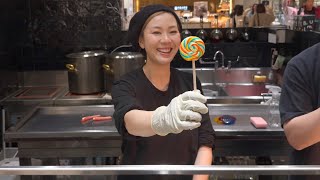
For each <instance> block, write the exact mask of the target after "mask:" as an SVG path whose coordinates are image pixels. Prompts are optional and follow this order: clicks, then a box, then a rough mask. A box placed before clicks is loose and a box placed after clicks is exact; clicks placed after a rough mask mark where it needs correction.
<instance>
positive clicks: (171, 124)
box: [151, 91, 208, 136]
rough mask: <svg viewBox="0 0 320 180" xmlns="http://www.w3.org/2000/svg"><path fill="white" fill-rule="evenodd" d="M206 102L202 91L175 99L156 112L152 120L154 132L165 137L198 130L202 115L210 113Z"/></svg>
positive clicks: (184, 94)
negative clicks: (170, 134) (184, 131)
mask: <svg viewBox="0 0 320 180" xmlns="http://www.w3.org/2000/svg"><path fill="white" fill-rule="evenodd" d="M206 101H207V99H206V98H205V97H204V96H203V95H202V94H201V93H200V91H187V92H185V93H183V94H180V95H179V96H177V97H175V98H173V99H172V100H171V102H170V104H169V105H168V106H161V107H158V108H157V109H156V110H155V111H154V113H153V115H152V118H151V128H152V130H153V131H154V132H155V133H156V134H158V135H160V136H165V135H167V134H169V133H175V134H177V133H180V132H182V131H183V130H192V129H195V128H198V127H199V126H200V125H201V123H200V121H201V119H202V116H201V114H205V113H207V112H208V108H207V107H206V105H205V104H204V103H205V102H206ZM200 113H201V114H200Z"/></svg>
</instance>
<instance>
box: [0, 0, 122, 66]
mask: <svg viewBox="0 0 320 180" xmlns="http://www.w3.org/2000/svg"><path fill="white" fill-rule="evenodd" d="M0 6H1V7H0V8H1V21H0V22H1V24H0V27H1V28H0V29H1V30H0V32H1V35H0V41H1V43H0V51H4V52H6V53H8V54H10V58H9V60H6V61H7V63H6V64H10V65H12V66H13V68H14V69H16V70H18V71H25V70H55V69H64V64H65V61H66V58H65V55H66V54H68V53H71V52H76V51H82V50H91V49H105V50H108V51H109V50H110V49H113V48H115V47H116V46H118V45H121V44H123V43H125V37H126V35H125V34H126V33H125V32H122V31H121V17H120V14H119V13H120V12H119V9H121V8H120V0H90V1H87V0H59V1H56V0H25V1H21V0H2V1H1V2H0ZM3 27H5V28H3ZM8 61H9V62H8Z"/></svg>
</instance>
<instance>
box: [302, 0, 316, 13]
mask: <svg viewBox="0 0 320 180" xmlns="http://www.w3.org/2000/svg"><path fill="white" fill-rule="evenodd" d="M313 3H314V0H305V1H304V3H303V6H302V7H301V8H299V11H298V15H303V14H301V12H302V8H303V12H304V14H309V15H315V14H316V8H315V7H314V6H313Z"/></svg>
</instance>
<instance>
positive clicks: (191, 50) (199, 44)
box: [179, 36, 205, 90]
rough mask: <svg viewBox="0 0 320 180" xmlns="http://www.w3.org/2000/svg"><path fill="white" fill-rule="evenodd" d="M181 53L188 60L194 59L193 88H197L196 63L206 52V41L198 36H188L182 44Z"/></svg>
mask: <svg viewBox="0 0 320 180" xmlns="http://www.w3.org/2000/svg"><path fill="white" fill-rule="evenodd" d="M179 50H180V55H181V56H182V58H183V59H184V60H186V61H192V72H193V73H192V74H193V89H194V90H196V89H197V83H196V79H197V78H196V64H195V61H197V60H198V59H199V58H200V57H201V56H202V55H203V54H204V52H205V45H204V42H203V41H202V40H201V39H200V38H199V37H197V36H189V37H186V38H185V39H184V40H183V41H182V42H181V44H180V48H179Z"/></svg>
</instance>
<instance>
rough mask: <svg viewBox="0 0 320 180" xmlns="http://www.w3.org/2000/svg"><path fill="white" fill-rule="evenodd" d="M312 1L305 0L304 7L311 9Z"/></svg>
mask: <svg viewBox="0 0 320 180" xmlns="http://www.w3.org/2000/svg"><path fill="white" fill-rule="evenodd" d="M313 3H314V0H307V1H306V8H307V9H309V10H310V9H312V7H313Z"/></svg>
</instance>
